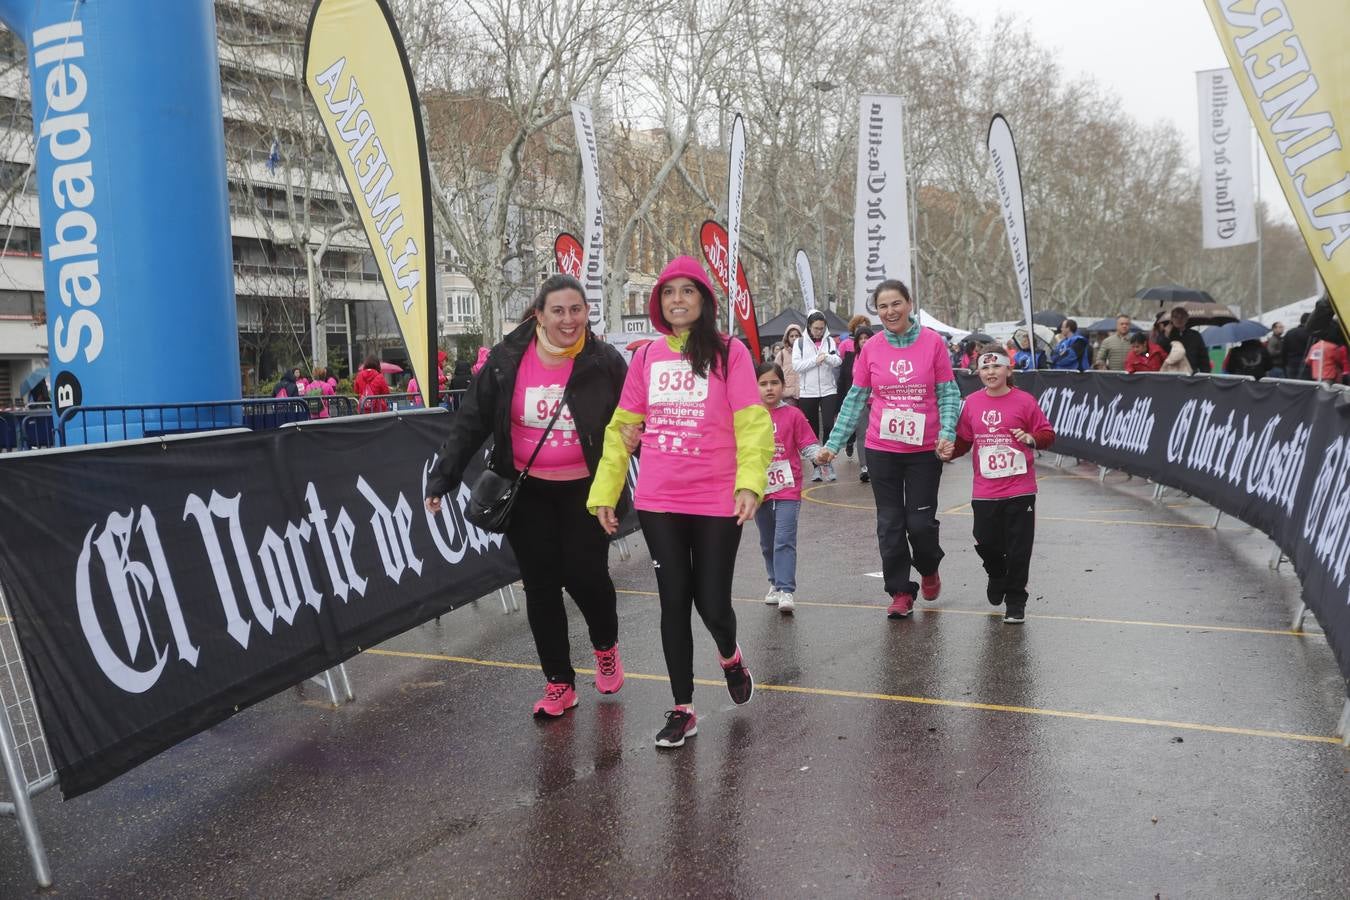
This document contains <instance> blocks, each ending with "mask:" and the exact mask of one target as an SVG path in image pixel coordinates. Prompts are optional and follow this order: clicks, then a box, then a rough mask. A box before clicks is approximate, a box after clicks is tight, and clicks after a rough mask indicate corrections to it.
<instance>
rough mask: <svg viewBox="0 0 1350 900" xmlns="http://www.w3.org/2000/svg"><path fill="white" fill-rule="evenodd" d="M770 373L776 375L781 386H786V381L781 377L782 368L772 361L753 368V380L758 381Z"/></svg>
mask: <svg viewBox="0 0 1350 900" xmlns="http://www.w3.org/2000/svg"><path fill="white" fill-rule="evenodd" d="M770 372H772V373H773V374H775V375H777V376H778V380H779V381H780V382H782V383H783V384H787V379H786V378H784V377H783V367H782V366H780V365H779V364H778V363H776V362H773V361H769V362H762V363H760V364H759V365H757V366H755V380H756V381H759V380H760V379H761V378H763V377H764V376H765V375H768V374H769V373H770Z"/></svg>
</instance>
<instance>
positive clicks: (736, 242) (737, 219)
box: [727, 113, 745, 334]
mask: <svg viewBox="0 0 1350 900" xmlns="http://www.w3.org/2000/svg"><path fill="white" fill-rule="evenodd" d="M744 197H745V120H744V119H742V118H741V116H740V113H737V114H736V118H735V119H733V120H732V122H731V150H730V157H729V160H728V166H727V259H728V260H729V261H730V262H729V265H731V266H736V265H739V263H740V258H741V257H740V252H741V200H742V199H744ZM735 275H736V273H735V272H729V273H728V275H727V291H728V294H727V334H734V333H735V331H736V310H735V307H736V298H735V297H732V296H731V293H730V292H731V290H732V288H731V285H734V284H735V283H736V278H735Z"/></svg>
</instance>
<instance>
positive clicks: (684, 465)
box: [587, 256, 773, 747]
mask: <svg viewBox="0 0 1350 900" xmlns="http://www.w3.org/2000/svg"><path fill="white" fill-rule="evenodd" d="M649 312H650V316H651V322H652V327H653V328H654V329H655V330H657V331H659V332H662V333H663V334H665V335H666V337H665V338H663V339H658V340H655V341H653V342H651V343H650V344H648V345H647V346H645V347H643V348H642V349H641V350H639V351H638V352H637V354H636V355H634V357H633V362H632V365H631V366H630V367H629V369H628V378H627V381H625V383H624V388H623V393H622V394H621V395H620V396H619V408H618V409H617V410H615V411H614V416H613V418H612V419H611V420H610V423H609V428H608V429H606V431H605V452H604V457H603V459H602V460H601V463H600V469H599V471H598V472H597V473H596V478H595V483H594V485H593V486H592V488H591V494H590V497H589V499H588V500H587V506H589V507H590V508H591V509H592V510H594V512H595V514H596V516H597V517H598V518H599V520H600V524H601V525H602V526H604V528H605V530H606V531H608V532H610V533H611V534H612V533H614V531H615V530H617V528H618V518H617V517H616V515H615V512H614V505H615V501H616V500H617V499H618V496H619V492H620V490H621V488H622V486H623V482H624V475H625V473H626V472H627V471H628V457H629V450H628V447H627V445H626V444H625V442H624V436H623V435H624V429H625V428H626V427H632V426H636V425H643V426H644V431H643V433H642V437H641V446H642V465H641V468H640V469H639V471H638V479H637V493H636V496H635V498H634V505H635V506H636V507H637V511H638V520H639V521H640V522H641V523H642V534H643V536H644V537H645V538H646V540H647V548H648V550H649V551H650V552H651V556H652V565H653V567H654V568H655V569H656V584H657V590H658V591H659V593H660V596H661V646H662V649H663V650H664V651H665V656H666V669H667V671H669V673H670V687H671V691H672V693H673V694H674V695H675V708H674V709H672V710H671V711H670V712H668V713H666V725H665V727H664V728H662V729H661V730H660V731H659V732H658V733H657V735H656V746H658V747H679V746H682V745H683V744H684V741H685V738H687V737H690V736H692V735H694V734H696V733H697V731H698V728H697V725H696V722H697V718H696V716H695V715H694V707H693V701H694V635H693V631H692V628H691V625H690V616H691V614H692V612H693V610H694V608H695V607H697V608H698V612H699V616H700V617H701V618H702V619H703V623H704V624H705V625H706V626H707V627H708V630H709V631H710V632H711V633H712V636H713V640H714V641H715V642H716V644H717V652H718V662H720V663H721V666H722V670H723V672H724V673H725V675H726V680H727V691H728V693H730V694H731V699H732V701H733V702H735V703H737V704H740V703H746V702H748V701H749V700H750V697H751V696H752V694H753V692H754V682H753V681H752V680H751V678H750V671H749V670H748V669H747V668H746V667H745V664H744V662H743V661H742V658H741V649H740V647H739V646H737V644H736V614H735V613H734V612H733V611H732V609H731V579H732V575H733V573H734V569H735V564H736V548H737V546H738V545H739V544H740V540H741V526H742V525H744V524H745V522H746V521H748V520H749V519H750V518H752V517H753V516H754V514H755V510H756V508H757V507H758V506H759V501H760V498H761V497H762V496H763V495H764V488H765V482H766V480H767V478H766V473H767V471H768V468H769V461H770V460H771V459H772V458H773V432H772V425H771V422H770V419H769V413H768V410H766V409H765V408H764V406H763V405H762V404H761V403H760V402H759V389H758V386H757V385H756V383H755V374H754V373H755V367H754V363H753V362H752V361H751V359H750V352H749V351H748V350H746V349H745V345H744V344H742V343H740V342H739V341H732V340H730V339H729V338H728V337H727V336H726V335H723V334H719V333H718V331H717V301H716V298H715V297H714V295H713V291H712V286H711V284H710V283H709V282H708V276H707V275H705V274H704V272H703V267H702V266H701V265H699V263H698V261H697V260H695V259H694V258H693V257H689V256H681V257H678V258H676V259H674V260H672V261H671V263H670V264H669V265H667V266H666V268H665V270H664V271H662V272H661V276H660V278H658V279H657V281H656V285H655V287H653V288H652V294H651V300H650V303H649Z"/></svg>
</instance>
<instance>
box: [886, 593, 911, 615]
mask: <svg viewBox="0 0 1350 900" xmlns="http://www.w3.org/2000/svg"><path fill="white" fill-rule="evenodd" d="M913 611H914V595H913V594H906V593H905V592H904V591H901V592H900V593H898V594H894V595H892V597H891V605H890V606H889V607H887V609H886V618H888V619H904V618H907V617H908V616H909V614H910V613H911V612H913Z"/></svg>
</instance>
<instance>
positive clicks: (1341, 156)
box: [1205, 0, 1350, 327]
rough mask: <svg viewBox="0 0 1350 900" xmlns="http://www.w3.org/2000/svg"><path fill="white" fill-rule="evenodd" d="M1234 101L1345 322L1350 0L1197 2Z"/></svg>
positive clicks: (1349, 234)
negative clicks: (1223, 58)
mask: <svg viewBox="0 0 1350 900" xmlns="http://www.w3.org/2000/svg"><path fill="white" fill-rule="evenodd" d="M1205 6H1206V7H1207V8H1208V9H1209V16H1210V18H1211V19H1212V20H1213V21H1214V28H1215V29H1216V30H1217V31H1218V33H1219V42H1220V43H1221V44H1223V49H1224V53H1226V54H1227V56H1228V63H1229V65H1230V66H1231V67H1232V69H1233V74H1234V76H1235V78H1236V81H1237V85H1238V89H1239V90H1240V91H1241V92H1242V99H1243V100H1244V101H1245V102H1246V104H1247V109H1248V111H1249V112H1250V113H1251V116H1252V121H1253V122H1255V123H1256V131H1257V133H1258V134H1259V135H1260V136H1261V143H1262V144H1263V145H1265V148H1266V154H1267V155H1268V156H1269V157H1270V161H1271V164H1272V166H1273V167H1274V169H1275V174H1276V175H1277V176H1278V177H1279V180H1280V187H1281V188H1282V189H1283V190H1284V195H1285V197H1286V198H1288V200H1289V207H1290V209H1292V210H1293V213H1294V218H1295V220H1297V222H1298V226H1299V229H1300V230H1301V231H1302V232H1303V239H1304V240H1305V241H1307V243H1308V249H1309V251H1311V253H1312V257H1313V260H1314V261H1315V262H1316V263H1317V269H1318V271H1319V272H1321V274H1322V281H1323V282H1325V284H1326V286H1327V290H1328V291H1329V292H1330V294H1331V302H1332V304H1333V305H1334V306H1335V308H1336V312H1337V314H1338V315H1339V316H1340V319H1341V323H1342V326H1343V327H1345V326H1348V325H1350V151H1347V148H1346V139H1347V138H1350V54H1347V53H1346V51H1345V40H1346V35H1347V34H1350V4H1347V3H1346V2H1344V0H1339V2H1328V0H1205Z"/></svg>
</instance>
